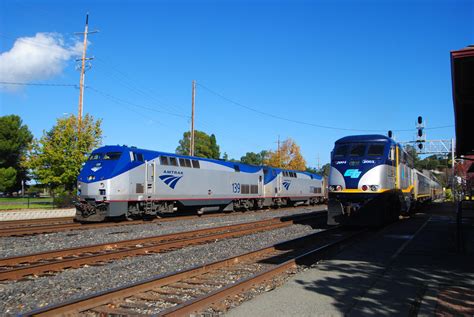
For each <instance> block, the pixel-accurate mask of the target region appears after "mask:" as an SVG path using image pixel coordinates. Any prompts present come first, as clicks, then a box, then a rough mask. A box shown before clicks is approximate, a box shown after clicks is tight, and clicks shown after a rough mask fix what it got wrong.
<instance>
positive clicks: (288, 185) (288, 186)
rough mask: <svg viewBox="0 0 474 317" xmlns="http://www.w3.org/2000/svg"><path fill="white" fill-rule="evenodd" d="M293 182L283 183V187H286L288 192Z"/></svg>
mask: <svg viewBox="0 0 474 317" xmlns="http://www.w3.org/2000/svg"><path fill="white" fill-rule="evenodd" d="M290 185H291V182H290V181H284V182H283V187H285V189H286V190H288V189H289V188H290Z"/></svg>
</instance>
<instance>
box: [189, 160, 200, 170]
mask: <svg viewBox="0 0 474 317" xmlns="http://www.w3.org/2000/svg"><path fill="white" fill-rule="evenodd" d="M191 162H192V163H193V167H194V168H201V166H199V161H198V160H192V161H191Z"/></svg>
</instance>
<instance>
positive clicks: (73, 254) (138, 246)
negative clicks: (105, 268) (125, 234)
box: [0, 213, 324, 280]
mask: <svg viewBox="0 0 474 317" xmlns="http://www.w3.org/2000/svg"><path fill="white" fill-rule="evenodd" d="M322 216H324V214H321V213H313V214H303V215H300V216H294V217H280V218H271V219H266V220H260V221H254V222H250V223H242V224H235V225H230V226H222V227H213V228H206V229H199V230H194V231H186V232H180V233H173V234H167V235H160V236H153V237H146V238H138V239H132V240H125V241H118V242H113V243H103V244H98V245H92V246H85V247H76V248H69V249H63V250H57V251H51V252H41V253H36V254H30V255H25V256H17V257H10V258H4V259H0V280H15V279H19V278H22V277H24V276H28V275H38V274H42V273H45V272H48V273H50V272H56V271H60V270H62V269H65V268H77V267H80V266H82V265H85V264H93V263H98V262H104V261H105V262H107V261H111V260H117V259H121V258H125V257H130V256H139V255H146V254H151V253H156V252H164V251H170V250H174V249H178V248H183V247H187V246H191V245H196V244H202V243H207V242H210V241H215V240H218V239H227V238H232V237H236V236H242V235H247V234H252V233H256V232H261V231H268V230H274V229H278V228H283V227H287V226H291V225H293V224H294V223H308V222H312V221H316V220H317V219H319V218H321V217H322Z"/></svg>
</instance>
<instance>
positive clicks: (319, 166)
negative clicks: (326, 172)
mask: <svg viewBox="0 0 474 317" xmlns="http://www.w3.org/2000/svg"><path fill="white" fill-rule="evenodd" d="M320 168H321V165H320V164H319V154H318V171H319V169H320Z"/></svg>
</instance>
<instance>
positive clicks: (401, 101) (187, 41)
mask: <svg viewBox="0 0 474 317" xmlns="http://www.w3.org/2000/svg"><path fill="white" fill-rule="evenodd" d="M86 12H89V13H90V21H89V22H90V23H89V27H90V29H91V30H94V29H99V30H100V33H97V34H94V35H91V37H90V42H91V45H90V49H89V50H88V55H89V56H94V57H95V60H94V61H92V68H91V69H90V70H89V71H88V72H87V74H86V85H87V86H89V87H90V88H86V90H85V101H84V112H87V113H90V114H92V115H93V116H95V117H97V118H102V119H103V130H104V144H127V145H135V146H138V147H143V148H148V149H157V150H162V151H170V152H174V150H175V148H176V146H177V145H178V140H179V139H180V138H181V137H182V134H183V132H184V131H186V130H188V129H189V125H190V123H189V122H190V121H189V116H190V108H191V81H192V80H196V81H197V82H198V86H197V93H196V124H195V126H196V129H198V130H203V131H205V132H207V133H214V134H215V135H216V137H217V141H218V143H219V145H220V146H221V153H224V152H227V153H228V155H229V156H230V157H233V158H240V156H242V155H244V154H245V153H246V152H248V151H254V152H258V151H261V150H264V149H266V150H268V149H275V148H276V141H277V138H278V136H280V139H285V138H287V137H291V138H293V139H294V140H296V142H297V143H298V144H299V145H300V146H301V149H302V153H303V155H304V157H305V159H306V160H307V163H308V165H310V166H315V165H316V164H317V157H318V156H319V158H320V162H321V164H323V163H327V162H328V161H329V153H330V151H331V149H332V146H333V143H334V141H335V140H336V139H338V138H340V137H343V136H345V135H348V134H361V133H367V132H360V131H355V130H379V132H380V133H385V132H386V131H387V130H389V129H392V130H407V129H408V130H410V129H412V130H410V131H399V132H396V137H397V140H400V141H405V140H412V139H413V138H414V134H415V130H414V126H415V120H416V118H417V116H418V115H422V116H423V117H424V118H425V120H426V123H427V127H428V128H434V127H439V126H453V125H454V118H453V106H452V96H451V73H450V60H449V52H450V51H451V50H455V49H460V48H462V47H465V46H466V45H468V44H474V22H473V21H474V1H454V0H453V1H357V2H356V1H6V0H1V5H0V53H4V54H5V53H6V52H9V51H10V50H12V47H13V45H14V43H15V41H16V40H17V39H18V38H21V37H31V38H33V37H35V36H36V35H37V33H51V32H55V33H58V34H60V35H61V36H62V37H63V39H64V43H63V46H64V47H69V48H70V47H71V46H73V45H74V44H75V42H77V41H78V40H80V38H78V37H76V36H75V35H74V32H80V31H82V30H83V27H84V19H85V13H86ZM55 36H56V37H58V36H59V35H57V34H56V35H55ZM29 43H30V44H31V45H33V46H35V45H36V46H37V48H38V49H39V48H41V46H42V49H43V50H45V49H46V50H47V49H48V47H47V46H45V45H44V43H42V42H38V41H37V40H36V39H35V38H33V39H30V42H29ZM5 56H6V55H5ZM65 56H66V57H64V59H63V63H62V66H61V69H60V70H58V71H56V72H55V73H54V74H49V75H47V74H46V73H45V70H44V69H41V67H40V68H38V74H37V77H34V79H31V78H29V79H28V78H27V81H28V82H30V83H54V84H56V83H63V84H77V83H78V81H79V73H78V72H77V71H76V70H75V62H74V58H75V57H74V56H72V55H71V56H70V55H68V54H66V55H65ZM0 60H1V59H0ZM9 63H10V62H9ZM36 65H43V66H45V65H47V64H46V62H45V63H41V62H40V63H39V64H36ZM2 67H5V65H3V66H2ZM9 67H10V68H11V67H13V66H11V65H10V66H9ZM15 67H21V65H20V66H15ZM10 68H8V71H10V70H9V69H10ZM5 69H6V68H4V73H3V75H2V77H4V78H6V77H8V76H6V75H5ZM7 75H8V74H7ZM42 76H44V78H42ZM4 78H0V81H2V80H4ZM8 78H9V79H10V77H8ZM12 78H13V77H12ZM2 87H3V89H2ZM10 88H11V87H10ZM10 88H8V89H6V86H5V85H0V115H7V114H18V115H20V116H21V117H22V118H23V120H24V122H25V123H26V124H27V125H28V126H29V127H30V129H31V130H32V132H33V134H34V135H35V136H36V137H40V136H41V134H42V131H43V130H48V129H50V128H51V127H52V126H53V125H54V123H55V120H56V118H58V117H60V116H63V115H64V114H65V113H77V103H78V90H77V88H75V87H57V86H52V87H49V86H26V87H23V88H19V89H15V90H12V89H10ZM208 89H210V90H211V91H214V92H217V93H219V94H221V95H222V96H225V97H226V98H228V99H231V100H233V101H235V102H237V103H239V104H241V105H244V106H247V107H251V108H254V109H257V110H258V111H260V112H264V113H272V114H274V115H275V116H277V117H282V118H288V119H290V121H288V120H281V119H278V118H275V117H271V116H268V115H263V114H261V113H257V112H254V111H251V110H249V109H246V108H244V107H242V106H238V105H236V104H234V103H231V102H229V101H228V100H225V99H223V98H221V97H219V96H218V95H216V94H213V93H212V92H211V91H209V90H208ZM149 109H152V110H149ZM292 121H293V122H292ZM294 121H302V122H306V123H310V124H312V125H308V124H299V123H295V122H294ZM317 125H324V126H331V127H336V128H342V129H353V130H352V131H347V130H337V129H325V128H320V127H317ZM370 133H372V132H370ZM427 133H428V134H427V137H428V138H429V139H440V138H443V139H449V138H452V137H453V136H454V128H453V127H448V128H441V129H432V130H428V131H427Z"/></svg>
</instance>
